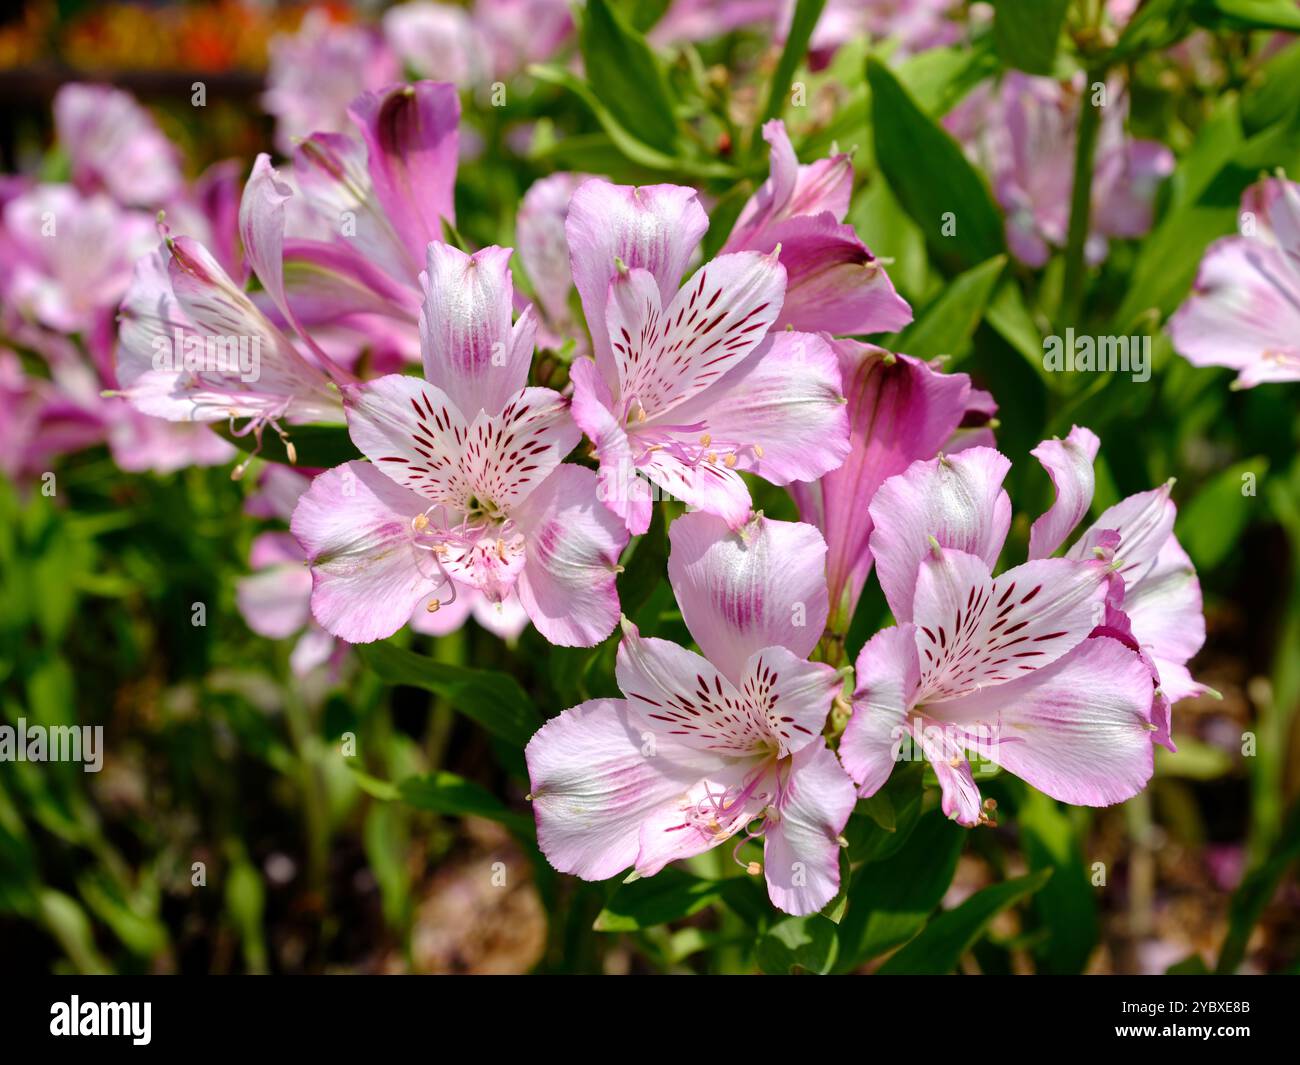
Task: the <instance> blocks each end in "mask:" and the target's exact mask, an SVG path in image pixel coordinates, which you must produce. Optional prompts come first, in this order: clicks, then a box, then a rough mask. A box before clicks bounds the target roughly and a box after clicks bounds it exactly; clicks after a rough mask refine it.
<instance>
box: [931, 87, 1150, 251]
mask: <svg viewBox="0 0 1300 1065" xmlns="http://www.w3.org/2000/svg"><path fill="white" fill-rule="evenodd" d="M1093 91H1094V90H1093V88H1092V87H1091V86H1086V85H1084V84H1083V81H1082V78H1081V77H1080V78H1079V79H1076V80H1075V81H1073V82H1065V83H1062V82H1059V81H1056V80H1054V79H1052V78H1039V77H1031V76H1030V75H1027V74H1021V73H1019V72H1017V71H1011V72H1009V73H1007V74H1006V75H1004V76H1003V78H1002V81H1001V83H1000V84H999V85H996V86H993V85H981V86H979V87H978V88H977V89H975V90H974V91H973V92H972V93H971V94H970V95H969V96H968V97H967V98H966V99H965V100H963V101H962V102H961V103H960V104H959V105H958V106H957V107H956V108H954V109H953V111H952V112H951V113H950V114H949V115H948V116H947V118H945V119H944V125H945V126H946V127H947V128H948V130H949V132H951V133H952V134H953V136H954V137H956V138H957V139H958V140H959V141H961V142H962V143H963V144H964V145H965V146H966V149H967V154H969V155H970V156H971V157H972V159H973V160H974V161H975V162H976V163H978V164H980V165H981V166H982V167H983V168H984V170H985V171H986V172H987V173H988V175H989V178H990V179H991V181H992V184H993V191H994V194H995V195H996V196H997V199H998V203H999V204H1000V205H1001V206H1002V209H1003V210H1004V211H1005V212H1006V216H1007V220H1006V232H1007V244H1008V245H1009V246H1010V248H1011V251H1012V253H1013V254H1014V255H1015V256H1016V258H1018V259H1019V260H1020V261H1021V262H1023V263H1026V264H1027V265H1029V266H1034V267H1039V266H1043V265H1044V264H1045V263H1046V262H1047V259H1048V257H1049V256H1050V254H1051V251H1052V248H1059V247H1063V246H1064V245H1065V241H1066V236H1067V232H1068V229H1069V224H1070V190H1071V188H1072V187H1073V184H1074V145H1075V140H1076V138H1077V135H1078V121H1079V113H1080V109H1081V107H1082V106H1083V104H1084V103H1085V102H1086V101H1084V100H1083V99H1082V95H1083V93H1085V92H1088V93H1090V92H1093ZM1106 93H1107V96H1108V100H1107V104H1106V106H1105V107H1103V108H1102V117H1101V129H1100V132H1099V134H1098V140H1097V148H1096V153H1097V154H1096V162H1095V164H1094V167H1093V181H1092V186H1091V192H1092V212H1091V214H1090V216H1089V219H1090V232H1089V234H1088V240H1087V243H1086V246H1085V252H1086V255H1087V258H1088V261H1089V262H1090V263H1094V264H1095V263H1099V262H1101V261H1102V260H1103V259H1105V257H1106V252H1107V245H1108V242H1109V240H1110V239H1111V238H1116V237H1118V238H1127V237H1140V236H1142V235H1143V234H1145V233H1146V232H1147V230H1149V229H1150V228H1151V220H1152V209H1153V205H1154V202H1155V193H1156V188H1157V186H1159V184H1160V182H1161V181H1163V180H1164V179H1165V178H1166V177H1168V176H1169V175H1170V174H1171V173H1172V172H1173V167H1174V157H1173V153H1172V152H1170V150H1169V149H1168V148H1166V147H1165V146H1164V145H1163V144H1160V143H1158V142H1156V141H1144V140H1135V139H1133V138H1131V137H1129V136H1128V133H1127V132H1126V130H1125V128H1124V124H1125V119H1126V116H1127V113H1128V106H1127V104H1128V97H1127V94H1126V92H1125V90H1124V87H1123V86H1122V85H1121V84H1120V83H1119V82H1117V81H1112V82H1110V83H1108V84H1107V85H1106Z"/></svg>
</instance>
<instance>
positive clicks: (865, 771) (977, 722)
mask: <svg viewBox="0 0 1300 1065" xmlns="http://www.w3.org/2000/svg"><path fill="white" fill-rule="evenodd" d="M1096 448H1097V440H1096V437H1095V436H1093V435H1092V434H1091V433H1090V432H1088V431H1087V430H1086V429H1079V428H1075V429H1074V430H1073V431H1072V432H1071V434H1070V436H1069V437H1068V438H1067V439H1066V440H1065V441H1059V440H1054V441H1046V442H1044V443H1043V444H1042V445H1040V446H1039V448H1037V449H1036V450H1035V454H1036V455H1037V456H1038V457H1039V459H1040V461H1042V462H1043V464H1044V466H1045V468H1046V469H1047V470H1048V472H1049V474H1050V475H1051V477H1052V480H1053V483H1054V485H1055V486H1056V489H1057V498H1056V501H1055V502H1054V503H1053V505H1052V507H1051V508H1049V510H1048V511H1047V513H1046V514H1044V515H1043V516H1042V517H1040V518H1039V519H1038V521H1036V522H1035V523H1034V527H1033V530H1032V531H1031V545H1032V546H1031V551H1030V561H1028V562H1026V563H1025V564H1024V565H1021V566H1017V567H1014V568H1012V569H1010V570H1007V571H1006V572H1004V573H1002V574H1001V575H1000V576H998V577H996V578H995V577H993V576H992V570H993V567H994V565H995V564H996V561H997V558H998V555H999V554H1000V553H1001V550H1002V545H1003V541H1004V540H1005V538H1006V534H1007V530H1008V528H1009V526H1010V521H1011V504H1010V501H1009V500H1008V498H1007V495H1006V492H1005V491H1003V490H1002V488H1001V483H1002V479H1003V477H1004V476H1005V475H1006V472H1007V470H1008V469H1009V467H1010V463H1009V462H1008V461H1007V459H1006V458H1004V457H1003V456H1002V455H1000V454H998V453H997V452H996V451H992V450H990V449H987V448H971V449H969V450H966V451H963V452H961V453H960V454H958V455H955V456H950V457H946V458H939V459H935V460H931V461H926V462H917V463H914V464H913V465H912V466H911V467H909V469H908V470H907V472H906V473H904V474H902V475H900V476H897V477H893V478H891V479H890V480H888V481H886V482H885V484H884V485H883V486H882V487H881V489H880V490H879V491H878V492H877V493H876V497H875V499H874V500H873V502H872V505H871V517H872V519H873V521H874V523H875V530H874V532H873V533H872V536H871V550H872V553H873V554H874V555H875V558H876V569H877V573H878V575H879V577H880V582H881V586H882V588H883V589H884V591H885V596H886V598H887V600H888V601H889V605H890V609H891V610H892V611H893V613H894V617H895V618H896V619H897V621H898V624H897V625H896V626H895V627H893V628H889V629H885V630H882V631H881V632H879V633H877V634H876V635H875V636H874V637H873V638H872V639H871V640H870V641H869V642H868V643H867V645H866V646H865V647H864V648H863V649H862V653H861V655H860V656H859V658H858V663H857V669H858V688H857V691H856V692H855V694H854V711H853V716H852V717H851V718H850V721H849V725H848V727H847V728H846V730H845V732H844V736H843V739H842V742H841V744H840V757H841V759H842V760H843V762H844V766H845V768H846V769H848V771H849V773H850V774H851V775H852V777H853V779H854V781H855V782H857V784H858V786H859V792H860V794H863V795H871V794H874V793H875V791H877V790H878V789H879V788H880V787H881V786H882V785H883V784H884V782H885V781H886V780H887V779H888V777H889V775H890V772H891V771H892V769H893V766H894V763H895V761H896V760H897V759H898V757H899V754H900V750H901V747H902V746H907V745H915V747H916V748H918V749H919V750H920V751H921V752H922V753H923V754H924V757H925V758H926V760H927V761H929V763H930V764H931V765H932V766H933V767H934V770H935V772H936V774H937V775H938V777H939V782H940V784H941V786H942V788H943V810H944V813H945V814H947V815H949V816H951V817H954V818H956V819H957V820H959V821H960V822H961V823H962V824H965V825H974V824H978V823H979V822H980V821H981V820H982V819H983V818H984V815H983V813H982V811H981V809H980V796H979V789H978V787H977V786H976V784H975V781H974V779H973V776H972V773H971V765H970V762H969V761H968V755H969V756H970V757H973V758H977V759H978V760H981V761H986V762H991V763H993V764H995V765H999V766H1001V767H1002V768H1004V769H1006V770H1008V771H1009V772H1012V773H1014V774H1015V775H1017V776H1019V777H1021V778H1022V779H1024V780H1025V781H1027V782H1028V783H1030V784H1032V785H1033V786H1034V787H1036V788H1038V789H1039V790H1040V791H1042V792H1044V793H1045V794H1047V795H1050V796H1052V797H1053V798H1056V799H1059V800H1061V801H1063V802H1069V803H1074V804H1078V805H1088V806H1105V805H1109V804H1111V803H1115V802H1119V801H1122V800H1124V799H1127V798H1129V797H1131V796H1132V795H1134V794H1136V793H1137V791H1139V790H1140V789H1141V788H1142V787H1143V786H1144V785H1145V783H1146V781H1147V780H1148V779H1149V778H1150V776H1151V772H1152V766H1153V747H1152V744H1153V743H1154V742H1161V743H1165V744H1166V745H1169V722H1168V703H1167V701H1165V693H1163V691H1162V689H1163V688H1164V687H1165V686H1168V687H1169V688H1170V691H1169V692H1168V695H1169V696H1173V697H1175V698H1176V697H1180V696H1178V695H1175V694H1174V692H1175V690H1177V689H1178V687H1179V685H1180V683H1181V681H1182V672H1185V670H1183V663H1184V662H1185V661H1186V657H1190V654H1191V651H1187V654H1186V657H1183V655H1184V651H1186V650H1187V646H1188V644H1189V642H1190V641H1189V640H1188V639H1187V636H1188V634H1189V631H1190V630H1192V629H1196V628H1197V627H1199V626H1201V625H1202V622H1201V621H1200V616H1199V615H1200V610H1199V607H1200V603H1199V591H1195V593H1194V594H1193V591H1192V589H1193V588H1194V586H1195V575H1194V573H1192V572H1191V570H1190V565H1185V564H1184V563H1185V558H1186V556H1184V555H1182V554H1181V549H1177V548H1176V541H1173V539H1172V531H1171V530H1172V525H1173V505H1172V503H1170V502H1169V498H1168V489H1167V488H1163V489H1157V490H1155V491H1154V492H1149V493H1141V494H1139V495H1137V496H1131V497H1129V499H1126V500H1124V501H1123V502H1122V503H1120V504H1118V505H1117V506H1116V507H1113V508H1111V509H1110V510H1108V511H1106V512H1105V513H1104V514H1103V515H1102V516H1101V518H1099V519H1098V521H1097V522H1096V523H1095V524H1094V525H1093V526H1092V527H1091V528H1090V529H1088V530H1087V531H1086V532H1085V533H1084V534H1083V536H1082V537H1080V539H1079V541H1078V542H1077V543H1076V544H1075V545H1074V546H1073V547H1072V548H1071V549H1070V551H1069V552H1068V553H1067V555H1066V557H1064V558H1050V557H1047V556H1049V555H1050V554H1051V553H1052V552H1053V551H1055V550H1056V549H1057V548H1058V547H1059V546H1060V544H1061V543H1062V542H1063V541H1064V540H1065V539H1066V538H1067V537H1068V535H1069V534H1070V532H1071V531H1072V530H1073V529H1074V527H1075V525H1076V524H1077V522H1078V521H1079V519H1080V518H1081V517H1082V515H1083V514H1084V513H1086V511H1087V509H1088V506H1089V504H1090V502H1091V498H1092V458H1093V456H1094V455H1095V454H1096ZM1171 543H1172V547H1171V546H1170V545H1171ZM1175 549H1176V551H1175ZM1162 552H1165V553H1166V554H1165V559H1164V563H1163V565H1162V564H1161V563H1160V561H1159V557H1160V555H1161V553H1162ZM1175 555H1176V556H1177V557H1175ZM1144 583H1145V585H1146V592H1145V594H1144V593H1143V585H1144ZM1144 599H1145V602H1143V600H1144ZM1193 609H1194V611H1195V614H1196V618H1195V620H1193V619H1192V618H1191V617H1190V614H1191V613H1192V611H1193ZM1129 611H1131V614H1130V613H1129ZM1130 623H1132V627H1133V629H1137V628H1141V629H1142V630H1143V632H1144V633H1146V634H1147V636H1148V637H1150V639H1151V640H1152V641H1157V642H1158V645H1157V642H1152V643H1148V644H1146V645H1145V646H1144V645H1143V644H1142V638H1141V637H1139V638H1136V639H1135V638H1134V633H1133V632H1132V631H1129V628H1128V626H1129V624H1130ZM1153 623H1154V625H1153ZM1153 628H1155V629H1159V628H1164V629H1166V630H1168V631H1169V639H1168V641H1164V640H1163V639H1162V636H1161V634H1160V633H1159V632H1154V631H1153ZM1200 631H1201V633H1202V634H1203V628H1201V629H1200ZM1197 646H1198V647H1199V642H1198V643H1197ZM1193 650H1194V649H1193ZM1166 655H1170V656H1173V657H1172V658H1166V659H1165V660H1166V661H1169V662H1171V663H1172V662H1173V661H1174V659H1178V661H1177V662H1176V665H1175V667H1174V668H1171V669H1169V670H1168V671H1167V673H1166V671H1163V670H1161V669H1160V661H1161V659H1162V658H1163V657H1164V656H1166ZM1188 679H1189V680H1190V678H1188Z"/></svg>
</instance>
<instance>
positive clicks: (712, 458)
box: [704, 451, 718, 462]
mask: <svg viewBox="0 0 1300 1065" xmlns="http://www.w3.org/2000/svg"><path fill="white" fill-rule="evenodd" d="M704 459H705V461H706V462H717V461H718V453H717V452H716V451H710V452H709V453H708V454H707V455H705V456H704Z"/></svg>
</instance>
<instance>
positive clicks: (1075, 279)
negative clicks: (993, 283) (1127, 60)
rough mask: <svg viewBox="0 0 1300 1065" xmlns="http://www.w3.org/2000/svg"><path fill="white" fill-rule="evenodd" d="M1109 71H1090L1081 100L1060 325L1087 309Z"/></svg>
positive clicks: (1071, 323) (1100, 68)
mask: <svg viewBox="0 0 1300 1065" xmlns="http://www.w3.org/2000/svg"><path fill="white" fill-rule="evenodd" d="M1105 78H1106V71H1105V68H1104V67H1097V68H1094V69H1091V70H1089V71H1088V79H1087V84H1086V85H1085V86H1084V91H1083V99H1082V100H1081V101H1080V109H1081V110H1080V115H1079V134H1078V137H1077V138H1076V140H1075V149H1074V183H1073V186H1072V187H1071V190H1070V228H1069V231H1068V234H1067V236H1066V242H1065V281H1064V283H1063V285H1062V288H1061V308H1060V325H1061V328H1064V327H1065V326H1067V325H1075V324H1076V323H1077V322H1078V319H1079V313H1080V311H1081V310H1082V309H1083V281H1084V274H1085V272H1086V270H1087V263H1086V261H1085V253H1086V251H1087V244H1088V229H1089V224H1090V222H1091V215H1092V172H1093V164H1094V162H1095V160H1096V157H1097V134H1098V132H1099V131H1100V129H1101V108H1102V106H1103V105H1102V104H1098V103H1097V102H1096V101H1095V99H1094V93H1093V86H1094V85H1097V84H1098V83H1101V84H1105Z"/></svg>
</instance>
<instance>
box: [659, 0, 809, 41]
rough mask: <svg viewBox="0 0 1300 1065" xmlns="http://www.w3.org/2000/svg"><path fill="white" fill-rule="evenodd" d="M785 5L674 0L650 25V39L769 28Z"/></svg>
mask: <svg viewBox="0 0 1300 1065" xmlns="http://www.w3.org/2000/svg"><path fill="white" fill-rule="evenodd" d="M784 5H785V0H673V2H672V4H671V5H669V7H668V10H667V11H665V12H664V15H663V17H662V18H660V19H659V20H658V21H657V22H656V23H655V24H654V26H652V27H651V29H650V40H651V41H653V42H654V43H656V44H673V43H675V42H677V41H706V40H710V39H712V38H714V37H721V36H722V35H723V34H727V33H731V32H732V31H733V30H738V29H744V28H751V29H757V30H762V29H766V30H767V31H768V32H772V31H773V30H774V29H775V28H776V25H777V23H778V22H779V21H780V20H781V17H782V13H783V9H784Z"/></svg>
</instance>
